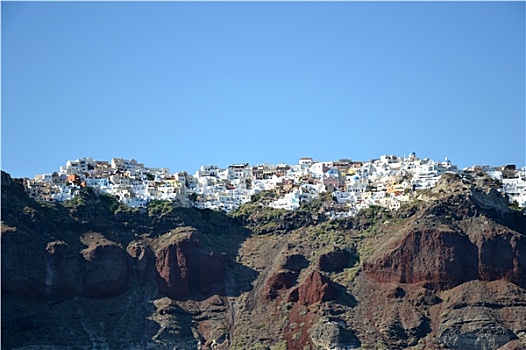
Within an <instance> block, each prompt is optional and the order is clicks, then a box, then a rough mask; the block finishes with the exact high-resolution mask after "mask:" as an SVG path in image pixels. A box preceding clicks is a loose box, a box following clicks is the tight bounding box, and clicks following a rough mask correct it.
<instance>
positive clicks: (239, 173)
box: [24, 153, 526, 217]
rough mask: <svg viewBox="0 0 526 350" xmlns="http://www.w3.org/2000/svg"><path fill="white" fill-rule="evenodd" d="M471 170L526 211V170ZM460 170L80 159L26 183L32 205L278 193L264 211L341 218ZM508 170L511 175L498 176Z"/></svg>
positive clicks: (189, 202) (216, 200)
mask: <svg viewBox="0 0 526 350" xmlns="http://www.w3.org/2000/svg"><path fill="white" fill-rule="evenodd" d="M465 170H466V169H465ZM468 170H472V171H473V170H479V171H486V172H487V173H488V174H489V175H490V176H492V177H494V178H497V179H499V180H500V181H501V182H502V184H503V187H502V191H505V192H506V193H507V194H508V195H509V197H510V201H516V202H517V203H518V205H519V206H526V167H525V168H522V169H520V170H515V168H514V167H513V166H508V167H507V168H506V169H504V168H491V167H488V166H482V167H474V168H472V169H468ZM505 170H506V171H507V172H505ZM458 171H459V170H458V169H457V167H456V166H455V165H453V164H452V163H451V162H450V161H449V160H448V159H447V158H446V160H444V161H442V162H437V161H433V160H431V159H428V158H424V159H420V158H418V157H417V156H416V154H415V153H411V154H410V155H409V156H408V157H405V156H404V157H397V156H393V155H384V156H381V157H380V158H379V159H373V160H371V161H368V162H357V161H352V160H350V159H341V160H339V161H329V162H318V161H315V160H313V159H312V158H300V159H299V162H298V164H294V165H289V164H278V165H272V164H259V165H255V166H251V165H249V164H248V163H243V164H233V165H230V166H228V167H227V168H220V167H218V166H214V165H209V166H201V168H200V169H199V170H198V171H196V172H195V174H194V175H191V174H189V173H187V172H185V171H183V172H177V173H173V174H172V173H170V171H169V169H168V168H149V167H145V166H144V164H142V163H138V162H137V161H136V160H134V159H122V158H113V159H112V160H111V161H110V162H107V161H98V160H94V159H93V158H81V159H77V160H73V161H68V162H67V163H66V165H65V166H62V167H60V170H59V171H58V172H54V173H52V174H43V175H36V176H35V177H34V179H32V180H31V179H25V180H24V184H25V188H26V191H27V193H28V194H29V195H30V196H31V197H32V198H34V199H37V200H42V201H64V200H68V199H72V198H73V197H74V196H75V195H77V194H78V193H79V190H80V188H81V187H86V186H88V187H91V188H93V189H94V190H95V191H96V192H98V193H106V194H109V195H112V196H115V197H116V198H118V199H119V201H121V202H122V203H124V204H126V205H128V206H133V207H141V206H146V205H147V204H148V202H150V201H152V200H171V201H175V202H178V203H180V205H182V206H195V207H198V208H210V209H216V210H223V211H226V212H229V211H232V210H234V209H236V208H238V207H239V206H240V205H241V204H243V203H245V202H248V201H250V200H251V198H252V196H253V195H254V194H257V193H259V192H261V191H266V190H272V191H276V192H277V193H278V194H279V196H278V198H277V199H276V200H274V201H271V202H269V203H268V205H269V206H271V207H274V208H284V209H289V210H295V209H298V208H299V207H300V205H301V203H304V202H310V201H311V200H312V199H314V198H316V197H318V196H319V195H320V194H322V193H325V192H330V193H332V195H333V197H334V199H335V203H334V204H333V205H332V206H331V208H328V209H327V213H328V214H330V215H331V216H332V217H342V216H352V215H354V214H355V213H356V212H358V211H359V210H360V209H363V208H367V207H369V206H371V205H380V206H384V207H387V208H389V209H397V208H399V207H400V204H401V202H403V201H408V200H410V199H411V194H412V193H413V192H414V191H415V190H418V189H426V188H431V187H433V186H435V184H436V183H437V181H438V179H439V177H440V175H441V174H443V173H446V172H458ZM510 171H511V172H512V174H513V176H511V177H510V176H503V174H504V173H506V174H509V173H510Z"/></svg>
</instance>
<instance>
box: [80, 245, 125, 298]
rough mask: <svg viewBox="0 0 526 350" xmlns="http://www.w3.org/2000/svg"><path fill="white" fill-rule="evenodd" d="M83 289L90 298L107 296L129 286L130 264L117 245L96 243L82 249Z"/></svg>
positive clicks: (121, 291) (120, 291)
mask: <svg viewBox="0 0 526 350" xmlns="http://www.w3.org/2000/svg"><path fill="white" fill-rule="evenodd" d="M81 253H82V256H83V257H84V262H83V270H84V290H83V294H84V295H85V296H87V297H92V298H109V297H113V296H116V295H119V294H121V293H123V292H124V291H126V290H127V289H128V288H129V287H130V265H129V263H128V257H127V254H126V252H125V251H124V250H123V249H122V248H121V247H119V246H117V245H113V244H108V245H97V246H94V247H90V248H88V249H85V250H83V251H82V252H81Z"/></svg>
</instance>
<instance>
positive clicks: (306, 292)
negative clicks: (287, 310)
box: [291, 271, 338, 305]
mask: <svg viewBox="0 0 526 350" xmlns="http://www.w3.org/2000/svg"><path fill="white" fill-rule="evenodd" d="M291 294H293V293H291ZM297 295H298V302H299V303H301V304H303V305H311V304H314V303H317V302H320V301H328V300H333V299H336V297H337V296H338V292H337V290H336V286H335V285H334V283H333V282H332V281H331V280H330V279H329V278H327V277H326V276H324V275H322V274H321V273H319V272H318V271H313V272H311V274H310V275H308V276H307V278H306V279H305V280H304V281H303V283H301V284H300V285H299V286H298V289H297Z"/></svg>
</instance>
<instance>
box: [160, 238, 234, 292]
mask: <svg viewBox="0 0 526 350" xmlns="http://www.w3.org/2000/svg"><path fill="white" fill-rule="evenodd" d="M155 268H156V269H157V272H158V274H159V278H158V283H157V286H158V289H159V292H160V293H162V294H165V295H167V296H168V297H170V298H172V299H183V298H187V297H189V296H190V294H191V293H192V291H196V292H199V293H201V294H208V293H210V291H211V287H212V285H213V284H214V283H220V282H222V281H223V279H224V277H225V263H224V260H223V256H222V255H220V254H218V253H215V252H205V251H204V250H202V249H201V248H199V240H198V238H197V234H196V233H192V234H190V235H186V236H179V237H175V238H173V239H172V240H171V241H170V242H169V243H168V244H166V245H164V246H163V247H161V248H160V249H159V250H158V251H157V254H156V262H155Z"/></svg>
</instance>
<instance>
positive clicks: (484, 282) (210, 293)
mask: <svg viewBox="0 0 526 350" xmlns="http://www.w3.org/2000/svg"><path fill="white" fill-rule="evenodd" d="M1 180H2V232H1V242H2V247H1V249H2V250H1V253H2V257H1V258H2V266H1V267H2V348H3V349H145V348H149V349H188V350H190V349H273V350H277V349H357V348H363V349H381V348H388V349H403V348H411V349H435V348H447V349H498V348H502V349H521V348H524V347H525V346H526V236H525V235H526V216H525V213H524V211H517V210H514V209H512V208H509V206H508V203H507V199H506V198H505V197H503V196H502V195H501V193H499V192H498V191H497V188H498V186H497V185H496V184H495V183H493V182H492V181H491V180H490V179H488V178H487V177H485V176H484V175H477V174H464V175H462V176H460V175H453V174H446V175H444V176H443V177H442V178H441V180H440V182H439V184H438V185H437V186H436V187H435V188H433V189H431V190H425V191H419V192H417V193H416V194H415V195H414V197H415V198H414V201H412V202H410V203H407V204H405V205H403V206H402V208H400V209H399V210H398V211H395V212H391V211H388V210H386V209H384V208H380V207H371V208H369V209H367V210H364V211H362V212H360V213H359V214H358V215H357V216H356V217H353V218H346V219H341V220H328V219H327V218H325V217H324V216H323V214H321V211H320V210H319V208H320V206H322V205H324V204H326V203H324V202H323V199H320V200H317V201H314V202H312V203H310V204H308V205H303V206H302V207H301V208H300V209H299V210H297V211H294V212H292V211H285V210H280V209H271V208H268V207H265V206H262V205H261V204H260V202H259V201H258V198H254V201H253V202H251V203H247V204H245V205H243V206H242V207H241V208H240V209H239V210H237V211H236V212H234V213H231V214H229V215H225V214H223V213H220V212H216V211H211V210H198V209H195V208H182V207H177V206H175V205H174V204H172V203H169V202H160V201H156V202H151V203H150V204H149V205H148V208H142V209H134V208H128V207H125V206H123V205H121V204H119V203H118V202H117V201H115V200H114V199H113V198H111V197H108V196H104V195H97V194H95V193H93V192H92V191H90V190H89V188H88V189H85V190H83V192H82V194H81V196H79V197H77V198H75V199H74V200H72V201H69V202H65V203H64V204H57V203H41V202H35V201H33V200H31V199H30V198H29V197H28V196H27V195H26V193H25V192H24V188H23V186H22V184H21V182H20V181H19V180H17V179H12V178H11V177H10V176H9V175H8V174H6V173H4V172H2V179H1ZM324 200H329V201H330V198H329V197H326V198H325V199H324Z"/></svg>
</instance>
